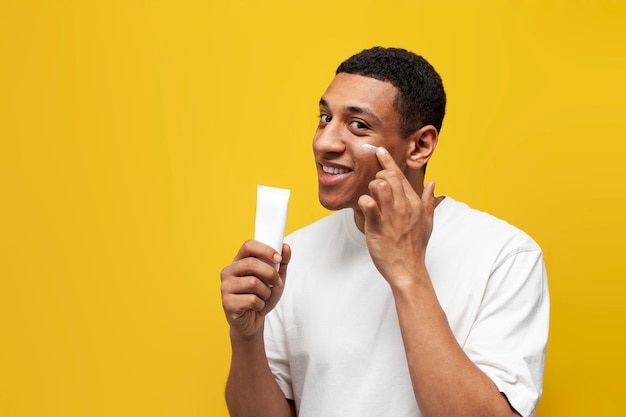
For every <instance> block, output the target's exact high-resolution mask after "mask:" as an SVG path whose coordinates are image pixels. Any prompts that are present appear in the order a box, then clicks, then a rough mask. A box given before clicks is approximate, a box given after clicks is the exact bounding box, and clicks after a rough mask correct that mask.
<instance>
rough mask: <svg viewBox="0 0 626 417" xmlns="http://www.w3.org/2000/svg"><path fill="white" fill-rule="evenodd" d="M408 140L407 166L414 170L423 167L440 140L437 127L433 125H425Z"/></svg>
mask: <svg viewBox="0 0 626 417" xmlns="http://www.w3.org/2000/svg"><path fill="white" fill-rule="evenodd" d="M406 140H407V141H409V143H408V145H409V146H408V147H407V154H406V165H407V167H408V168H410V169H414V170H421V169H423V168H424V166H425V165H426V164H427V163H428V161H429V160H430V158H431V157H432V155H433V152H435V148H436V147H437V141H438V140H439V134H438V133H437V129H436V128H435V126H433V125H426V126H423V127H422V128H420V129H418V130H416V131H415V132H413V133H412V134H411V135H410V136H409V137H408V138H407V139H406Z"/></svg>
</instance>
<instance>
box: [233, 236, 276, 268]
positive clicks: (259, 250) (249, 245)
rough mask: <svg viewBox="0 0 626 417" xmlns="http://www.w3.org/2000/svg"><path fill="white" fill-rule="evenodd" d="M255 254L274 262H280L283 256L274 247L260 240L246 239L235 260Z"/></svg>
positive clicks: (256, 256)
mask: <svg viewBox="0 0 626 417" xmlns="http://www.w3.org/2000/svg"><path fill="white" fill-rule="evenodd" d="M250 256H253V257H255V258H259V259H264V260H266V261H269V262H270V263H272V264H277V263H280V261H281V260H282V257H281V256H280V254H279V253H278V252H276V250H275V249H274V248H272V247H271V246H269V245H266V244H265V243H262V242H259V241H258V240H248V241H246V242H245V243H244V244H243V245H242V246H241V248H240V249H239V252H238V253H237V255H236V256H235V259H234V261H238V260H240V259H243V258H248V257H250Z"/></svg>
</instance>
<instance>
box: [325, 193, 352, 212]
mask: <svg viewBox="0 0 626 417" xmlns="http://www.w3.org/2000/svg"><path fill="white" fill-rule="evenodd" d="M319 201H320V204H321V205H322V207H324V208H325V209H326V210H330V211H337V210H341V209H343V208H346V205H345V203H342V202H339V201H331V200H329V199H325V198H324V197H323V196H321V195H320V196H319Z"/></svg>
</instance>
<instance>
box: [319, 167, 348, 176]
mask: <svg viewBox="0 0 626 417" xmlns="http://www.w3.org/2000/svg"><path fill="white" fill-rule="evenodd" d="M322 170H323V171H324V172H325V173H327V174H333V175H334V174H345V173H346V172H349V171H350V170H349V169H346V168H334V167H327V166H324V165H322Z"/></svg>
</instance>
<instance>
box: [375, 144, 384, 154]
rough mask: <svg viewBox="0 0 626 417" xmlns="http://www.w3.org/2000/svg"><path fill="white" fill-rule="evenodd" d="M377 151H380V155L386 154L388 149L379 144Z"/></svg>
mask: <svg viewBox="0 0 626 417" xmlns="http://www.w3.org/2000/svg"><path fill="white" fill-rule="evenodd" d="M376 152H378V154H379V155H386V154H387V149H385V148H383V147H382V146H379V147H378V149H377V150H376Z"/></svg>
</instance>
